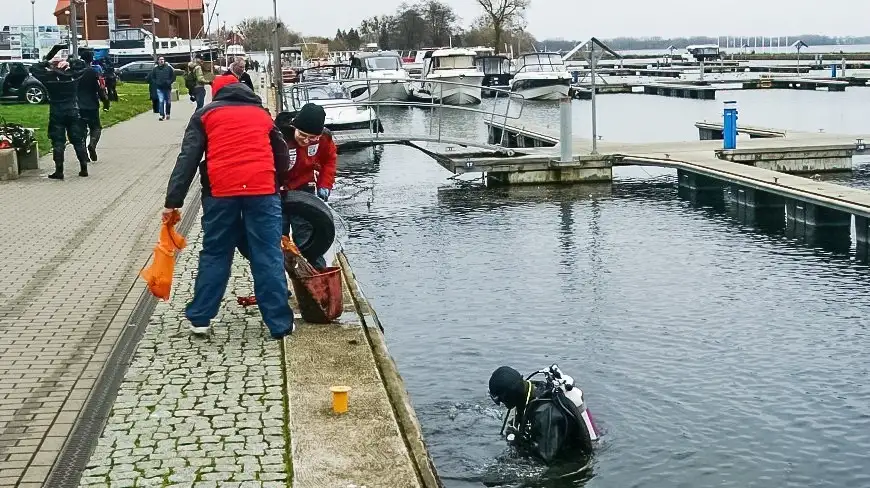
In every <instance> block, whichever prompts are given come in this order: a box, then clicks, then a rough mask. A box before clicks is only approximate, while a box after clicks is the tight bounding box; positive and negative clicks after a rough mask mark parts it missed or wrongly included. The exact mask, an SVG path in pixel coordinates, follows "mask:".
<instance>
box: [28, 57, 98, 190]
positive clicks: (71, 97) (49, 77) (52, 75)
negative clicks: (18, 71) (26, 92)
mask: <svg viewBox="0 0 870 488" xmlns="http://www.w3.org/2000/svg"><path fill="white" fill-rule="evenodd" d="M85 68H87V65H85V63H84V62H82V61H81V60H80V59H75V58H69V59H68V60H66V61H65V60H62V59H60V58H55V59H53V60H51V61H42V62H39V63H36V64H34V65H33V66H31V67H30V74H32V75H33V77H34V78H36V79H37V80H39V81H40V82H41V83H42V84H43V85H44V86H45V89H46V91H47V92H48V101H49V105H48V137H49V138H50V139H51V149H52V153H53V157H54V173H52V174H50V175H48V177H49V178H51V179H53V180H62V179H63V154H64V150H65V146H66V139H67V137H69V142H70V144H72V146H73V149H75V152H76V157H77V158H78V160H79V165H80V166H81V171H79V176H87V175H88V153H87V151H86V150H85V137H84V134H83V133H82V132H83V127H82V124H81V121H80V120H79V106H78V87H79V79H80V78H81V77H82V75H83V74H84V71H85Z"/></svg>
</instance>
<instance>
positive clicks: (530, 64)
mask: <svg viewBox="0 0 870 488" xmlns="http://www.w3.org/2000/svg"><path fill="white" fill-rule="evenodd" d="M517 71H518V72H523V71H525V72H542V71H543V72H552V71H565V63H564V62H563V61H562V57H561V56H559V55H558V54H526V55H525V56H523V57H521V58H520V60H519V64H518V66H517Z"/></svg>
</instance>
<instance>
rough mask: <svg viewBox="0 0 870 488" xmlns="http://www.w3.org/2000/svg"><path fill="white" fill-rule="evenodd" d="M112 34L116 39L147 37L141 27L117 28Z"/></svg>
mask: <svg viewBox="0 0 870 488" xmlns="http://www.w3.org/2000/svg"><path fill="white" fill-rule="evenodd" d="M112 36H113V39H114V40H115V41H141V40H143V39H145V36H144V35H143V34H142V31H140V30H139V29H117V30H115V32H114V33H113V34H112Z"/></svg>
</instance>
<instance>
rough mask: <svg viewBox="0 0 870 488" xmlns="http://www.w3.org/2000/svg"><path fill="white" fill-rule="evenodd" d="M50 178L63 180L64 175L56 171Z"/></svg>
mask: <svg viewBox="0 0 870 488" xmlns="http://www.w3.org/2000/svg"><path fill="white" fill-rule="evenodd" d="M48 178H49V179H51V180H62V179H63V173H58V172H57V171H55V172H54V173H52V174H50V175H48Z"/></svg>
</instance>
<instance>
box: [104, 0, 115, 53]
mask: <svg viewBox="0 0 870 488" xmlns="http://www.w3.org/2000/svg"><path fill="white" fill-rule="evenodd" d="M106 16H107V17H108V18H109V42H110V43H111V41H112V39H114V38H115V0H106Z"/></svg>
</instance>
